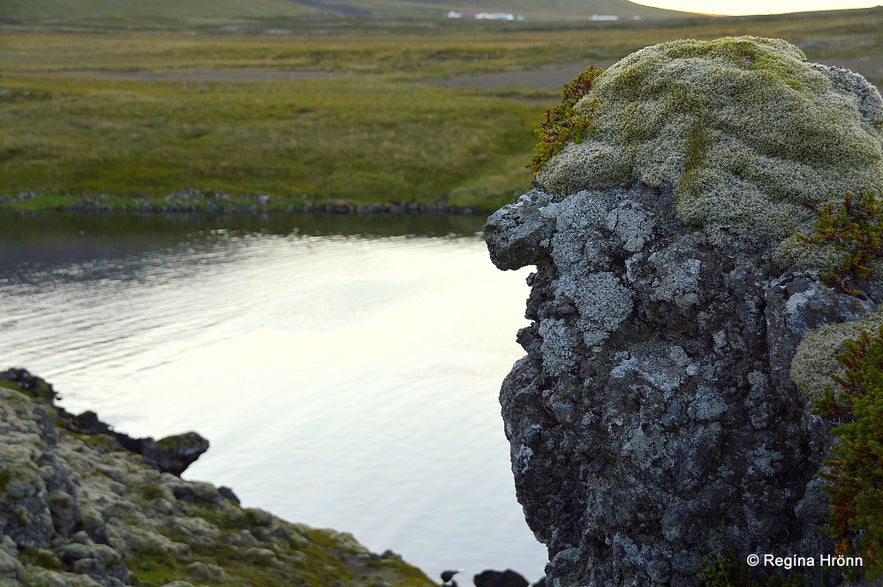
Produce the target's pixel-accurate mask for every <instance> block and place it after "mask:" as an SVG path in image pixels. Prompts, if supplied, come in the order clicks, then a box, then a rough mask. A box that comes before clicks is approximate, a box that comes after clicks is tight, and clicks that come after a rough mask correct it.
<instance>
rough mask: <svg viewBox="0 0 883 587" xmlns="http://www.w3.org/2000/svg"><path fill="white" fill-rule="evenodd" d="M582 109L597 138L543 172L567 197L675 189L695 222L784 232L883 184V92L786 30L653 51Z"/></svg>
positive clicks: (595, 90)
mask: <svg viewBox="0 0 883 587" xmlns="http://www.w3.org/2000/svg"><path fill="white" fill-rule="evenodd" d="M574 110H575V111H576V112H577V113H578V114H579V113H582V114H585V115H588V114H589V113H590V112H589V111H590V110H591V115H592V121H593V124H594V131H593V133H591V134H590V135H589V136H587V137H586V140H584V141H582V142H581V143H570V144H568V145H567V146H566V147H565V148H564V149H563V150H562V151H561V152H560V153H559V154H558V155H556V156H555V157H553V158H552V159H551V160H550V161H549V162H548V163H547V164H546V165H545V166H544V167H543V168H542V169H540V170H539V172H538V174H537V180H538V181H539V183H540V184H541V185H542V186H543V187H544V188H545V189H547V190H548V191H550V192H552V193H553V194H555V195H556V196H558V197H563V196H566V195H567V194H570V193H573V192H576V191H578V190H581V189H605V188H611V187H628V186H629V185H631V184H632V183H633V182H634V181H636V180H641V181H643V182H644V183H646V184H648V185H650V186H653V187H663V186H665V185H671V186H674V188H675V196H676V197H675V202H674V207H675V212H676V213H677V215H678V217H679V218H680V219H681V220H682V221H684V222H687V223H689V224H692V225H697V226H709V225H717V226H727V227H730V228H734V229H737V230H741V231H748V230H750V231H755V230H757V231H761V232H763V233H765V234H769V235H771V236H775V237H777V238H779V239H784V238H785V237H787V236H789V235H791V234H793V233H794V232H796V231H797V230H799V229H801V228H805V227H811V225H812V222H813V221H814V220H815V218H816V213H815V212H814V211H813V209H812V208H811V207H818V206H820V205H822V204H824V203H827V202H831V201H834V200H836V199H838V198H842V196H843V194H844V193H845V192H847V191H850V192H852V193H866V192H869V191H870V192H875V193H883V147H881V139H883V133H881V123H883V100H881V98H880V94H879V92H878V91H877V90H876V89H875V88H874V87H873V86H871V85H870V84H868V83H867V81H865V80H864V78H862V77H861V76H859V75H857V74H854V73H852V72H848V71H846V70H843V69H839V68H833V67H827V66H823V65H818V64H812V63H808V62H807V61H806V59H805V56H804V54H803V53H802V52H801V51H800V50H799V49H798V48H796V47H794V46H792V45H790V44H788V43H787V42H785V41H782V40H779V39H762V38H755V37H738V38H723V39H717V40H713V41H697V40H679V41H673V42H668V43H662V44H659V45H654V46H651V47H647V48H645V49H642V50H640V51H637V52H635V53H633V54H631V55H629V56H627V57H625V58H624V59H622V60H621V61H619V62H618V63H616V64H615V65H613V66H612V67H610V68H609V69H607V70H605V71H604V73H602V74H601V75H599V76H598V77H597V78H596V79H595V80H594V83H593V85H592V89H591V91H590V92H589V93H588V94H587V95H586V96H585V97H584V98H583V99H582V100H580V102H578V103H577V104H576V105H575V106H574Z"/></svg>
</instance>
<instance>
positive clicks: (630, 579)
mask: <svg viewBox="0 0 883 587" xmlns="http://www.w3.org/2000/svg"><path fill="white" fill-rule="evenodd" d="M590 103H591V104H592V107H591V108H592V109H593V113H592V116H593V120H594V124H595V130H594V132H591V133H589V134H588V135H587V136H586V137H585V139H584V140H583V142H581V143H573V144H570V145H568V146H566V147H565V148H564V149H563V150H562V151H561V152H560V153H558V154H557V155H555V156H554V157H552V159H551V160H550V161H549V162H548V163H547V164H546V165H545V167H543V168H542V169H540V171H539V173H538V175H537V182H536V188H535V189H534V190H532V191H530V192H528V193H527V194H525V195H523V196H522V197H521V198H520V199H519V200H518V202H516V203H514V204H511V205H509V206H506V207H504V208H502V209H501V210H499V211H497V212H496V213H494V214H493V215H492V216H491V217H490V218H489V219H488V222H487V224H486V226H485V237H486V240H487V243H488V248H489V251H490V254H491V258H492V260H493V261H494V262H495V263H496V264H497V265H498V266H499V267H500V268H502V269H514V268H517V267H523V266H528V265H534V266H536V272H535V273H533V274H532V275H531V277H530V278H529V280H528V283H529V284H530V285H531V293H530V297H529V299H528V302H527V317H528V318H529V319H530V320H532V323H531V324H530V325H529V326H527V327H525V328H524V329H522V330H521V331H520V332H519V333H518V340H519V342H520V343H521V345H522V346H523V347H524V349H525V350H526V351H527V356H526V357H524V358H523V359H521V360H520V361H518V362H517V363H516V364H515V366H514V367H513V369H512V371H511V373H510V374H509V375H508V376H507V378H506V379H505V381H504V382H503V386H502V389H501V394H500V399H501V404H502V411H503V419H504V422H505V431H506V435H507V438H508V439H509V442H510V448H511V458H512V470H513V473H514V477H515V485H516V490H517V494H518V499H519V500H520V502H521V503H522V505H523V506H524V511H525V515H526V518H527V521H528V524H529V525H530V527H531V528H532V529H533V531H534V533H535V534H536V536H537V537H538V538H539V539H540V540H541V541H542V542H544V543H545V544H546V545H547V546H548V549H549V556H550V563H549V565H548V566H547V569H546V571H547V576H548V579H547V584H548V585H554V586H560V587H565V586H575V585H580V586H593V587H602V586H604V587H607V586H616V585H680V586H699V585H702V584H703V582H702V579H701V574H702V572H703V569H704V566H703V565H704V563H703V559H705V560H712V561H716V560H726V561H729V563H732V564H735V565H736V568H737V569H739V570H740V571H741V572H742V573H743V576H744V577H747V578H748V579H750V578H756V579H760V580H763V578H764V575H765V574H768V573H770V572H775V573H782V574H784V575H791V574H793V573H795V572H801V571H808V572H809V573H810V574H812V576H814V577H817V576H818V572H819V571H818V568H813V569H802V568H792V569H784V568H774V569H771V568H768V567H766V568H765V567H764V566H762V565H761V566H759V567H752V568H747V567H746V566H745V565H744V563H743V562H742V561H744V560H745V557H746V556H747V555H749V554H760V555H763V554H774V555H779V556H784V555H789V556H790V555H792V554H795V553H796V554H803V553H805V554H806V555H807V556H816V557H817V556H818V555H820V554H830V553H833V552H834V550H833V549H834V546H833V544H832V543H831V541H830V539H829V538H828V537H827V536H826V535H825V534H824V532H823V531H822V528H823V526H824V524H825V517H826V515H827V513H828V511H829V506H828V502H827V496H826V495H825V494H824V493H823V491H822V490H821V489H820V484H821V483H820V478H819V475H818V471H819V468H820V465H821V463H822V461H823V459H824V458H825V457H826V456H827V455H828V454H829V450H830V447H831V444H832V436H831V433H830V425H829V424H828V423H827V422H826V421H825V420H823V419H822V418H820V417H818V416H815V415H813V414H812V399H811V397H810V395H808V394H807V393H805V392H804V391H802V390H801V389H799V388H798V387H797V385H795V383H794V381H793V379H792V377H791V365H792V360H793V359H794V357H795V355H796V354H797V349H798V346H799V345H800V344H801V341H802V340H803V339H804V338H805V337H806V335H807V333H809V332H811V331H813V330H814V329H817V328H819V327H821V326H822V325H824V324H826V323H842V322H851V321H855V320H859V319H862V317H864V316H868V315H870V314H871V313H872V312H873V311H874V309H875V308H876V307H877V306H878V305H879V304H880V302H881V301H883V288H881V287H880V285H881V284H880V283H869V284H867V287H864V289H863V292H862V294H861V295H860V296H858V297H857V296H854V295H847V294H846V293H842V292H839V291H836V290H834V289H832V288H830V287H828V286H827V285H825V284H824V283H823V282H822V281H821V279H820V277H819V271H818V269H819V268H820V267H818V266H813V265H812V263H798V262H796V261H795V259H803V260H804V261H805V260H806V259H816V260H818V259H823V258H825V256H824V255H821V256H820V255H816V256H813V255H804V256H801V253H800V251H798V252H797V253H796V254H783V253H782V252H781V250H780V249H781V248H782V246H783V243H785V242H788V243H790V246H792V248H793V249H795V250H796V249H797V248H798V247H796V243H797V241H796V240H794V239H793V235H794V234H795V233H796V232H797V231H800V230H803V231H811V230H812V223H813V220H814V218H815V216H816V215H817V212H816V211H815V210H813V208H817V207H818V206H819V205H820V204H822V203H825V202H829V201H834V200H836V199H837V198H838V197H841V198H842V195H843V193H844V191H847V190H855V191H857V192H861V191H864V190H880V188H881V187H883V157H881V136H883V135H881V126H883V101H881V99H880V95H879V93H878V92H877V91H876V90H875V89H874V88H873V87H872V86H870V85H869V84H867V82H865V81H864V80H863V79H862V78H860V77H859V76H857V75H856V74H852V73H850V72H846V71H844V70H839V69H833V68H826V67H824V66H819V65H814V64H809V63H806V62H805V61H804V60H803V58H802V54H801V53H800V52H799V51H798V50H797V49H796V48H794V47H792V46H790V45H788V44H787V43H784V42H782V41H773V40H762V39H752V38H739V39H722V40H718V41H707V42H699V41H682V42H675V43H667V44H663V45H659V46H656V47H650V48H648V49H644V50H642V51H639V52H637V53H635V54H633V55H631V56H629V57H627V58H625V59H624V60H623V61H621V62H620V63H618V64H616V65H614V66H613V67H611V68H610V69H608V70H607V71H606V72H604V73H603V74H601V75H600V76H598V77H597V78H596V79H595V82H594V86H593V88H592V90H591V91H590V93H589V94H588V95H587V96H586V97H585V98H584V99H583V101H582V102H580V103H579V104H581V105H583V107H584V108H586V109H587V110H586V111H587V112H588V109H589V104H590ZM611 170H615V173H612V172H611ZM881 192H883V190H880V191H878V193H881ZM789 239H790V240H789ZM806 246H809V245H806ZM871 281H873V279H872V280H871ZM798 362H799V361H798ZM706 557H708V558H707V559H706ZM718 557H719V558H718ZM729 563H728V564H729ZM740 565H741V566H740ZM839 579H840V576H839V574H838V571H836V570H835V571H833V572H831V573H829V576H828V577H827V580H829V581H833V582H836V581H838V580H839Z"/></svg>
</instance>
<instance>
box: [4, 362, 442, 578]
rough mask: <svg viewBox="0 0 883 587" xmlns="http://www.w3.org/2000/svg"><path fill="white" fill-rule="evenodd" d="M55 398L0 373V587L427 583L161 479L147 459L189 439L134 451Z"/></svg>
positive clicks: (326, 533)
mask: <svg viewBox="0 0 883 587" xmlns="http://www.w3.org/2000/svg"><path fill="white" fill-rule="evenodd" d="M54 398H55V393H54V391H53V390H52V386H51V385H49V384H47V383H46V382H45V381H43V380H42V379H39V378H37V377H34V376H31V375H30V374H28V373H27V372H26V371H22V370H8V371H3V372H0V585H3V586H4V587H5V586H10V587H12V586H27V587H56V586H69V587H96V586H99V585H101V586H105V587H120V586H123V585H133V586H136V585H137V586H149V587H160V586H164V585H165V586H169V587H171V586H174V587H191V586H194V587H195V586H214V585H219V586H220V585H223V586H231V587H232V586H241V587H244V586H246V585H247V586H250V587H259V586H264V587H278V586H280V585H286V586H289V585H290V586H304V587H307V586H310V587H326V586H329V585H339V586H341V587H346V586H352V587H356V586H359V587H395V586H400V587H404V586H408V587H420V586H429V585H434V583H433V582H432V581H430V580H429V579H428V578H427V577H426V576H425V575H424V574H423V573H422V572H420V571H419V570H418V569H416V568H414V567H411V566H410V565H408V564H406V563H404V562H403V561H402V560H401V559H400V558H399V557H398V556H397V555H395V554H393V553H385V554H383V555H376V554H373V553H371V552H369V551H368V550H367V549H366V548H365V547H364V546H362V545H361V544H359V543H358V542H357V541H356V540H355V539H354V538H353V537H352V536H351V535H349V534H346V533H341V532H336V531H332V530H317V529H313V528H309V527H307V526H304V525H301V524H293V523H289V522H286V521H284V520H281V519H279V518H277V517H275V516H273V515H271V514H269V513H267V512H265V511H262V510H259V509H253V508H243V507H241V506H240V504H239V501H238V499H237V498H236V496H235V495H234V494H233V492H232V491H231V490H230V489H228V488H223V487H221V488H218V487H215V486H214V485H211V484H209V483H204V482H198V481H185V480H183V479H181V478H180V477H178V476H176V475H174V474H171V473H169V472H161V471H160V470H159V469H158V467H157V462H155V461H156V454H155V452H156V451H172V452H176V453H177V451H179V450H183V451H184V452H185V453H187V452H189V451H191V450H192V449H193V447H196V449H197V450H198V449H199V448H201V446H202V442H200V441H199V439H196V438H195V437H194V436H192V435H183V436H181V437H176V438H174V439H172V440H167V441H165V442H164V441H159V442H157V443H153V444H152V445H151V449H150V450H147V451H145V452H146V453H148V454H139V453H138V452H133V451H132V450H130V449H128V448H125V447H124V446H123V445H122V444H121V442H120V438H119V437H118V436H119V435H114V434H112V433H110V432H109V431H108V430H107V427H106V425H103V424H101V422H100V421H98V420H97V418H94V414H93V415H89V414H87V415H86V416H85V417H74V416H71V415H70V414H68V413H67V412H65V411H64V410H63V409H62V408H60V407H58V406H56V405H55V403H54ZM84 423H88V424H89V425H86V426H84ZM125 438H127V437H124V436H123V440H124V441H125ZM130 440H131V439H130ZM148 444H150V443H148ZM163 458H165V457H163ZM163 458H161V459H160V461H162V460H163ZM173 461H174V459H173ZM174 462H175V463H176V464H175V466H179V465H178V464H177V461H174Z"/></svg>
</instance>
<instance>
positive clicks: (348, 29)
mask: <svg viewBox="0 0 883 587" xmlns="http://www.w3.org/2000/svg"><path fill="white" fill-rule="evenodd" d="M109 22H110V21H105V22H104V24H103V25H102V28H101V30H96V29H94V28H92V27H86V28H83V27H76V26H63V25H59V24H57V23H52V24H48V25H47V24H39V23H37V24H35V23H29V24H27V25H23V24H21V23H18V24H15V23H13V24H8V23H7V24H4V25H0V127H2V129H3V131H2V133H0V198H2V199H3V200H5V201H3V203H2V206H3V207H4V208H7V209H8V208H22V209H49V208H55V207H58V206H71V205H76V204H77V203H79V202H83V201H89V202H94V201H100V202H102V205H103V206H105V207H119V206H122V205H131V206H139V205H141V204H143V203H145V202H153V203H157V202H160V203H161V202H163V201H165V200H166V197H167V196H168V195H169V194H172V193H175V192H180V191H182V190H190V189H195V190H200V191H202V192H205V193H211V194H218V195H220V194H223V197H224V198H229V199H230V201H233V202H236V201H242V202H252V201H254V200H253V198H254V196H256V195H258V194H266V195H269V196H270V202H271V205H274V206H285V207H288V206H301V205H303V204H306V203H321V202H326V201H335V200H346V201H349V202H352V203H374V202H391V201H400V202H407V201H417V202H422V203H434V204H439V203H444V204H448V205H457V206H469V207H477V208H481V209H491V208H494V207H496V206H498V205H499V204H501V203H503V202H505V201H509V200H511V199H512V198H513V195H514V194H517V193H520V192H522V191H524V190H525V189H527V188H528V187H529V183H530V179H531V174H530V171H529V170H528V169H527V168H526V164H527V163H528V161H529V160H530V154H531V151H532V148H533V145H534V143H535V142H536V136H535V135H534V133H533V130H532V129H533V128H535V127H536V126H537V125H538V124H539V122H540V121H541V120H542V118H543V112H544V110H545V109H546V108H547V107H548V106H550V105H552V104H554V103H555V102H556V101H557V100H558V99H559V98H560V87H551V86H549V87H543V86H534V85H528V84H525V83H524V82H522V81H521V79H520V76H519V72H522V71H525V70H534V69H537V68H543V67H555V66H560V65H561V64H584V65H585V66H588V65H590V64H595V63H597V64H601V65H604V64H608V63H611V62H613V61H615V60H616V59H619V58H620V57H622V56H624V55H626V54H627V53H629V52H631V51H633V50H635V49H637V48H640V47H642V46H645V45H648V44H652V43H655V42H659V41H663V40H668V39H674V38H681V37H697V38H714V37H719V36H725V35H738V34H754V35H760V36H776V37H783V38H785V39H787V40H789V41H791V42H794V43H796V44H797V45H798V46H800V47H801V48H802V49H804V51H805V52H806V53H807V55H808V57H809V58H810V59H813V60H818V61H822V62H833V63H836V62H838V61H844V60H846V61H848V62H849V63H850V64H852V63H857V64H859V65H862V64H865V63H867V68H866V71H861V69H859V71H860V72H861V73H865V75H867V76H868V77H869V78H870V79H871V81H873V82H874V83H877V84H880V83H881V82H883V79H880V78H879V77H875V75H879V74H878V73H875V72H879V71H880V69H879V68H880V65H879V63H880V62H881V61H883V49H881V47H883V42H881V41H883V9H872V10H862V11H842V12H832V13H816V14H808V15H796V16H777V17H763V18H761V17H755V18H728V19H711V18H699V19H693V20H686V21H684V20H680V21H671V22H667V24H655V25H653V24H648V23H642V24H631V25H626V24H605V25H599V24H586V23H582V24H578V25H575V24H572V23H571V24H567V23H564V24H544V25H538V24H535V23H474V22H468V21H462V22H446V21H417V20H402V21H378V20H376V19H369V20H354V19H299V18H287V19H271V20H268V19H261V18H255V19H253V20H250V21H247V22H239V24H237V25H236V26H235V27H233V28H232V29H230V28H224V29H223V31H224V32H219V31H221V29H219V28H218V27H217V24H216V23H212V24H210V25H209V24H205V23H204V22H202V21H194V20H183V19H179V20H170V21H169V22H168V23H166V25H164V26H162V27H159V28H157V26H156V22H155V21H150V23H149V26H139V23H141V24H143V22H142V21H139V20H137V19H134V20H133V19H122V20H120V21H117V22H115V23H110V24H108V23H109ZM234 29H235V30H234ZM231 31H232V32H231ZM580 67H581V65H580ZM875 68H876V69H875ZM856 69H858V68H856ZM500 72H510V74H511V78H510V80H509V81H510V82H511V83H506V84H505V85H503V86H501V85H500V84H499V83H497V84H489V85H487V86H482V85H481V84H478V85H477V86H476V85H474V84H473V85H471V86H467V85H458V84H456V83H448V84H447V85H446V86H442V85H440V84H439V83H437V82H439V81H441V80H449V81H451V80H457V79H459V77H460V76H465V75H471V76H473V77H474V76H478V77H479V79H480V76H481V75H483V74H490V73H493V74H499V73H500ZM22 194H27V196H23V195H22ZM264 201H266V199H264Z"/></svg>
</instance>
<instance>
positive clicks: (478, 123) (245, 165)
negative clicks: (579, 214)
mask: <svg viewBox="0 0 883 587" xmlns="http://www.w3.org/2000/svg"><path fill="white" fill-rule="evenodd" d="M2 88H3V89H2V90H0V92H2V93H0V100H3V102H4V107H3V109H2V111H0V124H2V126H3V128H4V130H5V132H4V133H3V136H2V138H0V175H2V180H0V182H2V183H0V193H7V194H17V193H20V192H29V191H32V192H37V193H38V194H40V195H41V197H39V198H35V199H31V200H25V201H22V202H20V203H19V205H20V206H43V205H46V204H52V205H58V197H59V196H62V195H64V194H77V195H88V196H96V195H100V194H108V195H111V196H114V197H115V198H119V199H121V200H120V202H122V201H131V202H132V203H135V202H136V201H140V200H139V199H145V198H146V199H155V198H157V197H162V196H165V195H166V194H168V193H170V192H174V191H176V190H181V189H183V188H195V189H197V190H201V191H203V192H207V193H224V194H229V195H230V196H232V197H234V198H235V197H236V196H240V195H243V196H245V195H252V194H269V195H272V196H274V197H275V198H277V199H278V198H281V199H285V200H291V201H293V202H308V201H324V200H326V199H332V200H333V199H338V198H346V199H349V200H352V201H354V202H377V201H381V202H387V201H410V200H412V199H418V200H420V201H424V202H432V201H435V200H439V199H441V198H445V197H446V198H447V199H448V200H451V202H450V203H451V204H463V205H467V204H469V203H470V201H469V200H470V198H473V199H474V197H475V196H476V195H480V196H482V197H483V196H489V195H491V194H489V193H488V191H487V188H486V186H487V185H488V184H487V183H486V182H484V181H482V179H483V178H489V177H491V176H494V175H499V174H501V172H503V175H500V176H499V179H498V185H497V187H498V188H500V190H501V191H504V192H505V191H508V192H510V195H511V191H512V190H516V189H518V188H519V186H520V185H523V184H524V183H526V182H527V181H528V179H529V174H528V172H527V171H526V170H524V169H519V165H518V162H519V160H520V156H521V153H523V152H524V151H525V150H528V149H529V148H530V143H531V141H532V138H531V137H530V129H529V127H530V125H531V123H532V118H533V116H534V108H532V107H530V106H529V105H526V104H523V103H519V102H515V101H512V100H508V101H501V100H496V99H493V98H488V97H482V96H469V95H461V94H458V93H457V92H455V91H453V90H445V89H441V88H433V87H428V86H418V85H413V84H403V83H394V82H390V81H384V80H380V79H374V78H341V79H331V80H306V81H302V82H297V83H296V84H281V83H212V82H208V83H199V84H186V83H180V82H149V83H148V82H134V81H133V82H126V81H115V80H97V79H88V80H82V79H75V78H54V79H50V80H47V79H42V78H33V77H30V78H16V79H3V80H2ZM470 185H472V186H474V188H470V187H469V186H470ZM482 189H484V192H482ZM473 190H474V192H475V193H473ZM53 202H54V203H53ZM473 203H474V202H473ZM10 205H12V203H11V202H7V203H6V206H7V207H8V206H10Z"/></svg>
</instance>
